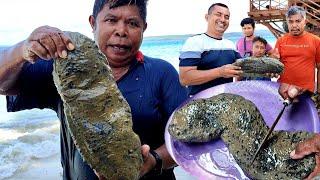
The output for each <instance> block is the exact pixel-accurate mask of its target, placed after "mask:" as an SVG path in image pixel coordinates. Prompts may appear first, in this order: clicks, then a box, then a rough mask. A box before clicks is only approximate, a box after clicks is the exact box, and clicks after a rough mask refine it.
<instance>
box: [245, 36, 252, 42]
mask: <svg viewBox="0 0 320 180" xmlns="http://www.w3.org/2000/svg"><path fill="white" fill-rule="evenodd" d="M253 38H254V35H251V36H246V37H245V39H246V40H249V41H250V40H253Z"/></svg>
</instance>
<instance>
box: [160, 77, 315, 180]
mask: <svg viewBox="0 0 320 180" xmlns="http://www.w3.org/2000/svg"><path fill="white" fill-rule="evenodd" d="M278 87H279V84H278V83H276V82H270V81H240V82H235V83H228V84H223V85H219V86H215V87H212V88H210V89H207V90H205V91H202V92H200V93H198V94H196V95H195V96H193V97H192V98H189V99H188V100H187V101H186V102H185V103H183V104H182V105H181V106H183V105H184V104H186V103H188V102H189V101H191V100H193V99H200V98H209V97H212V96H214V95H217V94H221V93H232V94H238V95H241V96H243V97H244V98H246V99H248V100H250V101H252V102H253V103H254V104H255V105H256V106H257V107H258V109H259V111H260V112H261V114H262V116H263V118H264V120H265V122H266V124H267V125H268V126H269V127H270V126H271V124H272V123H273V121H274V120H275V118H276V116H277V115H278V113H279V112H280V111H281V109H282V107H283V104H282V98H281V96H280V95H279V94H278ZM181 106H180V107H181ZM171 120H172V117H170V119H169V121H168V124H167V127H166V131H165V140H166V146H167V148H168V151H169V153H170V155H171V156H172V157H173V159H174V160H175V161H176V162H177V163H178V165H179V166H181V167H182V168H183V169H184V170H186V171H187V172H189V173H190V174H192V175H193V176H195V177H198V178H199V179H226V178H227V179H249V178H248V177H247V176H246V175H245V173H244V172H243V171H242V169H241V168H240V167H239V165H238V164H237V163H236V162H235V160H234V158H233V156H232V155H231V154H230V153H229V151H228V148H227V146H226V145H225V144H224V142H223V141H222V140H215V141H211V142H208V143H198V144H188V143H183V142H180V141H178V140H175V139H174V138H172V137H171V135H170V134H169V133H168V125H169V123H170V122H171ZM275 130H288V131H295V130H304V131H309V132H319V131H320V127H319V117H318V114H317V110H316V108H315V106H314V103H313V102H312V101H311V100H310V99H309V98H300V99H299V102H298V103H294V104H292V105H290V106H289V107H287V108H286V110H285V111H284V113H283V115H282V117H281V119H280V121H279V123H278V124H277V126H276V127H275Z"/></svg>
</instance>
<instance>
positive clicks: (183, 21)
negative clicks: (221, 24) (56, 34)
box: [0, 0, 259, 45]
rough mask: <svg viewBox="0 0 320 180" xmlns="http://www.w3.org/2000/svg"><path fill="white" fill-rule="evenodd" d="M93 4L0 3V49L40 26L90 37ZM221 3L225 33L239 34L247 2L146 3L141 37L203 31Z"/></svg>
mask: <svg viewBox="0 0 320 180" xmlns="http://www.w3.org/2000/svg"><path fill="white" fill-rule="evenodd" d="M93 2H94V0H1V2H0V17H1V26H0V45H11V44H14V43H17V42H19V41H21V40H23V39H25V38H27V37H28V35H29V34H30V33H31V32H32V30H33V29H35V28H37V27H39V26H41V25H50V26H55V27H58V28H59V29H61V30H68V31H78V32H80V33H83V34H85V35H87V36H89V37H92V33H91V28H90V25H89V23H88V17H89V15H90V14H91V11H92V7H93ZM214 2H223V3H225V4H227V5H228V6H229V7H230V10H231V23H230V27H229V29H228V32H235V31H241V29H240V27H239V23H240V21H241V19H242V18H244V17H246V16H247V12H248V10H249V1H248V0H218V1H214V0H149V4H148V15H147V16H148V17H147V22H148V29H147V30H146V32H145V36H159V35H178V34H195V33H201V32H204V31H205V30H206V21H205V19H204V17H205V13H206V12H207V9H208V7H209V6H210V5H211V4H212V3H214ZM258 28H259V27H258Z"/></svg>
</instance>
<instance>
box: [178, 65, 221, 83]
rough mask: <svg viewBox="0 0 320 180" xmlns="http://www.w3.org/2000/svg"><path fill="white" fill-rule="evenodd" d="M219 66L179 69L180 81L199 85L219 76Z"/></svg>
mask: <svg viewBox="0 0 320 180" xmlns="http://www.w3.org/2000/svg"><path fill="white" fill-rule="evenodd" d="M219 68H220V67H219ZM219 68H214V69H210V70H197V69H192V70H188V71H184V72H182V71H180V75H179V78H180V83H181V84H182V85H199V84H203V83H206V82H209V81H212V80H214V79H217V78H220V77H221V75H220V72H219Z"/></svg>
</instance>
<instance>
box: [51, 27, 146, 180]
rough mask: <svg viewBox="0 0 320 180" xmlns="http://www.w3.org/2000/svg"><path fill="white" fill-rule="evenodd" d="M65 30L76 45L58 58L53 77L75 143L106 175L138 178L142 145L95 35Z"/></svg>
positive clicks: (127, 107) (106, 176) (116, 177)
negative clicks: (93, 37)
mask: <svg viewBox="0 0 320 180" xmlns="http://www.w3.org/2000/svg"><path fill="white" fill-rule="evenodd" d="M66 34H67V35H68V36H69V37H70V38H71V40H72V42H73V43H74V45H75V47H76V48H75V50H74V51H71V52H69V53H68V57H67V59H61V58H59V59H56V60H55V61H54V71H53V77H54V83H55V85H56V87H57V90H58V93H59V94H60V96H61V99H62V101H63V106H64V112H65V115H66V123H67V126H68V129H69V131H70V133H71V135H72V138H73V140H74V142H75V144H76V147H77V148H78V149H79V150H80V153H81V155H82V157H83V158H84V160H85V161H86V162H87V163H88V164H89V165H90V166H91V167H92V168H93V169H95V170H96V171H97V172H98V173H99V174H101V175H103V176H104V177H105V178H106V179H128V180H132V179H138V176H139V172H140V168H141V166H142V163H143V160H142V155H141V150H140V148H141V143H140V140H139V137H138V136H137V135H136V134H135V133H134V132H133V130H132V117H131V110H130V107H129V105H128V103H127V102H126V100H125V99H124V98H123V96H122V94H121V92H120V91H119V89H118V87H117V84H116V83H115V81H114V78H113V76H112V72H111V69H110V67H109V66H108V65H107V64H106V57H105V56H104V55H102V54H101V53H99V49H98V47H97V46H96V45H95V43H94V42H93V41H92V40H91V39H89V38H87V37H85V36H84V35H82V34H80V33H71V32H66Z"/></svg>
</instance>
